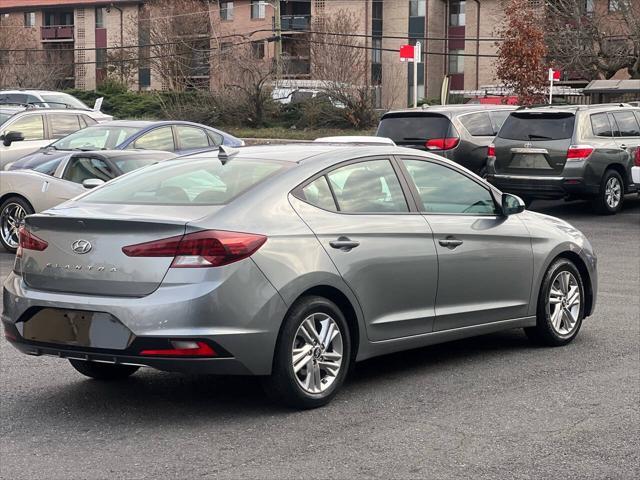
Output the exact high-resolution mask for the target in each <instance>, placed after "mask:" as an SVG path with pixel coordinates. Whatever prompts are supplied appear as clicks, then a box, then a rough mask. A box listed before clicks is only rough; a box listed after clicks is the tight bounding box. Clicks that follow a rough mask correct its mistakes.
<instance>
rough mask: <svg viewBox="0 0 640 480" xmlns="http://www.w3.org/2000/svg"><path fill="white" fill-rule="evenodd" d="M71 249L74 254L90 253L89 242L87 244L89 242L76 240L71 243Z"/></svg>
mask: <svg viewBox="0 0 640 480" xmlns="http://www.w3.org/2000/svg"><path fill="white" fill-rule="evenodd" d="M71 248H72V249H73V251H74V252H76V253H78V254H80V255H82V254H85V253H89V252H90V251H91V248H92V247H91V242H89V240H82V239H80V240H76V241H75V242H73V244H71Z"/></svg>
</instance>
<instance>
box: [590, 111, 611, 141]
mask: <svg viewBox="0 0 640 480" xmlns="http://www.w3.org/2000/svg"><path fill="white" fill-rule="evenodd" d="M591 128H592V129H593V134H594V135H595V136H597V137H613V131H612V130H611V123H609V117H608V116H607V114H606V113H596V114H594V115H591Z"/></svg>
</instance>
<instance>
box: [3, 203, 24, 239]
mask: <svg viewBox="0 0 640 480" xmlns="http://www.w3.org/2000/svg"><path fill="white" fill-rule="evenodd" d="M26 216H27V212H26V211H25V209H24V208H23V207H22V205H20V204H19V203H13V202H12V203H9V204H7V205H6V206H5V207H4V209H3V210H2V213H1V214H0V230H1V232H0V233H1V234H2V239H3V240H4V242H5V243H6V244H7V245H9V246H10V247H11V248H18V229H19V228H20V223H21V222H22V220H23V219H24V217H26Z"/></svg>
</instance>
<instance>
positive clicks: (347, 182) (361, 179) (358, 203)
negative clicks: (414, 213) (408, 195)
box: [327, 160, 409, 213]
mask: <svg viewBox="0 0 640 480" xmlns="http://www.w3.org/2000/svg"><path fill="white" fill-rule="evenodd" d="M327 178H328V180H329V183H330V184H331V188H332V189H333V192H334V193H335V196H336V200H337V202H338V209H339V210H340V211H341V212H345V213H390V212H407V211H409V208H408V206H407V201H406V200H405V198H404V194H403V193H402V188H401V187H400V182H399V181H398V177H397V176H396V173H395V171H394V170H393V167H392V166H391V162H389V160H370V161H366V162H359V163H353V164H351V165H347V166H345V167H341V168H338V169H336V170H333V171H332V172H330V173H328V174H327Z"/></svg>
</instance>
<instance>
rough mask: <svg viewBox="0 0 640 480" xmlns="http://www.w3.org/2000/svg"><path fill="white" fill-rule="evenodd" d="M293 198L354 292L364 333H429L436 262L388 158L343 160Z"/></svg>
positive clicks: (378, 335) (378, 336)
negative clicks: (361, 317) (364, 329)
mask: <svg viewBox="0 0 640 480" xmlns="http://www.w3.org/2000/svg"><path fill="white" fill-rule="evenodd" d="M296 196H297V197H298V198H299V199H300V200H301V201H297V200H296V199H294V200H293V205H294V207H295V208H296V210H297V211H298V213H299V214H300V215H301V217H302V218H303V220H304V221H305V222H306V223H307V225H309V227H310V228H311V230H313V232H314V233H315V234H316V235H317V237H318V239H319V241H320V242H321V243H322V245H323V247H324V249H325V250H326V252H327V253H328V254H329V256H330V257H331V259H332V261H333V263H334V264H335V266H336V268H337V269H338V271H339V272H340V274H341V275H342V277H343V278H344V280H345V282H346V283H347V285H348V286H349V287H350V288H351V290H352V291H353V292H354V294H355V295H356V297H357V299H358V301H359V303H360V306H361V308H362V311H363V313H364V316H365V322H366V327H367V335H368V337H369V338H370V339H371V340H374V341H377V340H386V339H391V338H399V337H406V336H410V335H417V334H421V333H427V332H431V331H432V329H433V321H434V313H435V311H434V305H435V298H436V286H437V275H438V264H437V257H436V252H435V247H434V244H433V238H432V233H431V230H430V229H429V226H428V224H427V222H426V221H425V220H424V218H423V217H422V216H421V215H420V214H419V213H417V212H410V211H409V207H408V204H407V200H406V198H405V195H404V193H403V189H402V188H401V185H400V181H399V179H398V176H397V175H396V171H395V169H394V167H393V166H392V163H391V161H390V160H389V159H388V158H374V159H368V160H364V161H363V160H359V161H356V162H350V163H349V164H346V165H345V164H342V165H341V166H338V167H336V168H335V169H333V170H332V171H329V172H328V173H326V174H324V175H322V176H319V177H317V178H314V179H312V181H310V182H309V183H308V184H306V185H305V186H303V187H302V188H300V189H299V190H298V192H297V193H296Z"/></svg>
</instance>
